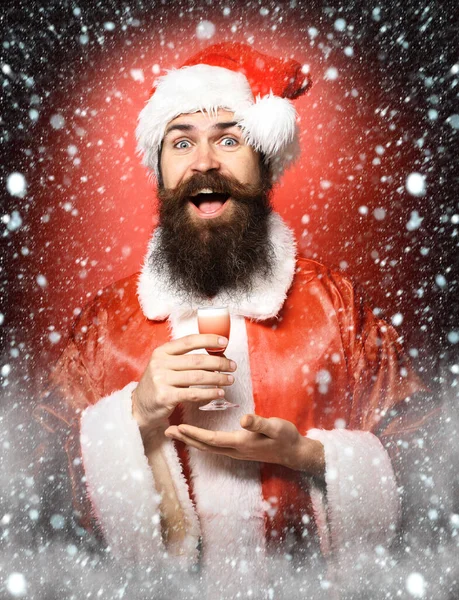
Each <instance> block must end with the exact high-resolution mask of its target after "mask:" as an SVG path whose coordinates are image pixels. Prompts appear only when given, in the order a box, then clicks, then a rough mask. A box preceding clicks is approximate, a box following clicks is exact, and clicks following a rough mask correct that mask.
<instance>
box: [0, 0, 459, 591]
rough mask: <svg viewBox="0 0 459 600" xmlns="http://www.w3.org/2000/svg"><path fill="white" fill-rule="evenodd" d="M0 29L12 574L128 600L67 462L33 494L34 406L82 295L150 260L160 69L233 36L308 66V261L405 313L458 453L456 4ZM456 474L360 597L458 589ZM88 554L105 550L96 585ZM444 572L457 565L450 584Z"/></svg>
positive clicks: (295, 204)
mask: <svg viewBox="0 0 459 600" xmlns="http://www.w3.org/2000/svg"><path fill="white" fill-rule="evenodd" d="M343 20H344V24H343ZM203 21H204V22H209V23H211V24H213V26H214V32H213V35H212V37H211V38H209V39H203V37H202V33H201V32H202V31H203V30H204V32H205V31H210V32H212V26H211V25H208V24H206V23H204V25H201V26H200V23H202V22H203ZM0 23H1V30H2V40H1V41H2V46H1V53H2V56H1V60H0V63H1V67H2V72H1V74H0V77H1V81H2V96H1V121H0V151H1V163H0V167H1V195H2V213H1V214H2V222H1V227H2V253H1V261H2V264H1V281H0V285H1V292H0V312H1V314H2V316H1V317H0V321H1V326H0V332H1V340H2V355H1V365H0V368H1V376H2V377H1V385H2V390H3V395H2V396H3V397H2V408H1V414H0V417H1V418H0V425H1V427H0V435H1V439H0V442H1V443H2V458H1V461H2V464H3V475H1V476H0V480H1V481H0V482H1V484H2V485H1V489H2V497H1V503H0V504H1V507H2V514H3V515H10V516H9V517H8V518H6V517H5V516H3V517H1V518H0V520H1V525H2V535H3V536H4V538H3V539H6V540H9V543H8V544H7V545H6V546H5V547H6V549H7V554H5V556H7V557H8V558H7V559H6V560H5V561H3V564H5V565H6V564H8V565H9V567H8V568H7V569H6V571H3V574H5V577H6V575H7V574H8V573H10V572H11V571H12V570H16V571H18V572H22V573H25V574H26V576H27V577H26V581H27V582H28V583H27V585H28V586H29V587H28V588H27V589H28V590H29V591H30V594H31V595H30V597H37V598H38V597H39V598H54V597H56V598H63V597H67V595H68V594H70V591H71V590H75V589H76V590H77V593H78V594H79V595H80V597H83V590H84V592H85V594H86V593H87V592H88V590H92V592H93V593H94V594H95V593H97V590H98V589H99V584H100V585H102V586H105V594H107V595H106V596H104V597H107V598H108V597H115V595H114V594H115V590H116V589H117V588H116V586H117V585H118V583H117V581H118V580H117V576H118V573H117V572H116V568H114V569H113V570H112V571H109V575H110V578H109V579H110V581H109V583H107V577H106V574H107V571H106V570H102V571H101V570H100V569H99V567H98V566H97V564H98V563H97V560H98V559H94V558H93V557H92V554H91V553H90V551H91V548H92V546H91V543H92V542H91V540H89V539H87V538H86V537H85V534H84V532H82V531H81V530H78V528H76V526H75V523H74V521H73V520H72V518H71V506H70V503H69V501H68V483H67V481H66V475H65V471H64V470H63V468H62V466H59V465H57V466H56V471H55V477H56V478H57V482H58V485H56V479H54V480H52V481H50V482H49V486H48V491H49V497H42V496H40V494H42V493H43V490H42V491H41V492H40V490H38V489H36V481H35V479H34V470H33V453H34V448H35V447H36V446H37V444H38V443H40V442H41V433H40V431H39V429H37V426H36V425H35V424H34V423H33V422H32V420H31V419H30V413H31V409H32V407H33V406H34V403H35V401H36V400H37V397H38V394H39V390H40V388H42V387H43V385H44V383H45V382H46V377H47V373H48V371H49V368H50V366H51V365H52V364H53V362H54V361H55V360H56V358H57V356H58V355H59V353H60V352H61V351H62V349H63V347H64V345H65V341H66V337H67V332H68V330H69V327H70V326H71V323H72V321H73V319H74V318H75V316H76V315H77V314H78V312H79V310H80V309H81V307H82V306H83V305H84V303H86V302H87V301H89V300H90V298H91V297H93V296H94V295H95V294H96V293H97V291H98V290H99V289H101V288H103V287H104V286H105V285H108V284H109V283H111V282H112V281H114V280H116V279H118V278H121V277H124V276H126V275H128V274H130V273H132V272H134V271H137V270H138V269H139V266H140V265H141V263H142V260H143V256H144V253H145V249H146V244H147V241H148V238H149V236H150V234H151V231H152V228H153V226H154V224H155V196H154V185H153V184H152V183H151V181H149V180H148V177H147V174H146V172H145V170H144V169H143V167H142V166H141V165H140V164H139V163H140V159H139V158H138V157H137V156H136V153H135V138H134V129H135V124H136V118H137V114H138V112H139V111H140V110H141V108H142V107H143V105H144V103H145V101H146V100H147V98H148V92H149V89H150V87H151V84H152V81H153V79H154V77H155V76H156V75H157V74H158V72H160V73H164V69H166V68H170V67H172V66H180V64H181V62H183V61H184V60H186V58H188V57H189V56H190V55H191V54H192V53H194V52H196V51H198V50H199V49H200V48H202V47H205V46H206V45H208V44H210V43H214V42H218V41H221V40H223V39H224V40H235V41H245V42H247V43H253V45H254V47H256V48H257V49H258V50H260V51H262V52H267V53H271V54H273V55H276V56H290V55H291V56H293V57H294V58H296V59H297V60H299V61H300V62H302V63H304V64H308V65H310V70H311V75H312V79H313V82H314V85H313V87H312V89H311V91H310V93H309V94H308V96H306V97H303V98H301V99H299V100H298V101H296V103H295V104H296V107H297V110H298V114H299V116H300V128H301V131H302V139H301V142H302V148H303V153H302V158H301V160H300V161H299V162H298V164H297V165H296V166H295V167H294V168H293V169H292V170H291V171H290V172H288V173H287V174H286V176H285V178H284V180H283V181H282V182H281V184H280V186H279V188H278V189H277V191H276V196H275V206H276V208H277V209H278V210H279V212H280V213H281V214H282V215H283V217H284V218H285V220H286V221H287V223H288V224H289V225H291V226H292V227H293V228H294V230H295V233H296V235H297V238H298V242H299V249H300V251H301V253H302V254H304V255H306V256H308V257H312V258H315V259H316V260H319V261H321V262H324V263H325V264H327V265H329V266H331V267H333V268H335V269H340V270H342V271H343V272H344V273H345V274H346V275H348V276H349V277H351V278H353V279H354V280H355V281H357V282H359V283H361V284H362V285H363V286H364V287H365V289H366V291H367V293H368V296H369V299H370V301H371V302H372V305H373V306H374V307H375V308H377V309H379V310H381V312H382V314H384V315H385V316H386V318H387V319H388V320H389V321H391V320H392V322H394V323H395V324H397V329H398V330H399V332H400V334H401V335H402V336H403V338H404V341H405V345H406V349H407V351H408V352H409V353H410V355H411V357H412V359H413V361H414V363H415V366H416V368H417V369H418V370H420V371H421V373H422V374H423V377H424V379H425V381H426V382H427V384H428V385H429V386H430V388H431V389H432V391H433V392H434V394H436V395H439V396H441V397H442V398H443V399H444V400H445V402H446V404H447V406H448V410H449V411H450V413H449V414H450V416H449V417H447V423H448V427H447V428H446V429H445V432H444V439H442V440H441V442H442V443H444V444H445V448H447V449H449V452H450V453H451V454H448V451H446V452H443V451H442V452H443V462H445V461H446V462H447V461H448V460H449V458H448V457H450V456H457V455H458V454H459V448H458V447H457V441H456V440H457V426H456V424H457V414H458V413H457V401H458V398H457V390H458V386H457V380H458V375H459V356H458V354H459V352H458V351H459V310H458V308H459V306H458V304H459V302H458V272H459V269H458V266H459V265H458V260H459V259H458V235H459V233H458V232H459V202H458V188H459V181H458V179H459V178H458V165H457V156H458V151H459V145H458V135H459V116H458V115H459V102H458V91H459V56H458V42H459V33H458V26H457V23H458V13H457V8H456V3H455V2H439V1H438V0H436V1H427V0H417V1H411V0H408V1H404V2H395V1H389V2H372V3H364V2H338V1H336V0H331V1H330V2H304V1H301V0H297V1H295V0H292V1H290V2H268V1H266V2H253V1H249V2H244V3H237V2H231V1H228V2H211V1H199V2H173V3H167V2H148V3H147V2H144V3H142V2H138V1H136V2H134V1H133V2H121V1H116V2H115V1H112V2H104V3H101V2H99V3H96V2H88V1H87V0H85V1H75V2H16V3H9V4H5V3H4V4H3V5H2V10H1V14H0ZM350 49H351V50H350ZM153 65H159V67H158V68H155V71H153V69H152V67H153ZM330 69H331V70H330ZM333 69H336V71H334V70H333ZM336 73H337V74H338V77H337V78H334V75H335V74H336ZM13 173H21V174H22V175H23V176H24V178H25V180H26V182H27V188H26V191H25V193H24V194H21V195H19V196H17V195H12V194H11V193H10V192H9V191H8V188H7V185H8V181H9V180H8V178H9V177H10V176H11V174H13ZM410 173H420V174H421V175H422V176H423V177H425V181H426V188H425V192H424V193H423V194H422V195H418V196H414V195H412V194H410V193H409V191H408V190H407V189H406V180H407V177H408V176H409V175H410ZM10 181H11V180H10ZM427 460H428V459H427ZM450 462H451V461H450ZM451 464H453V463H452V462H451ZM5 467H6V468H5ZM430 469H431V470H432V467H430ZM426 473H427V475H425V477H426V478H427V479H426V480H425V481H426V482H427V483H426V486H427V487H428V485H430V483H429V481H430V479H429V477H430V476H431V473H430V472H429V470H428V469H427V470H426ZM429 473H430V474H429ZM454 477H456V479H457V473H456V475H455V476H454V475H452V474H451V471H448V470H447V469H446V470H444V471H442V472H441V473H440V474H439V481H437V483H436V485H433V484H432V489H431V490H430V488H429V490H430V491H429V503H430V505H429V506H428V507H427V508H426V507H424V508H423V512H422V514H421V512H420V513H419V514H420V517H419V519H420V522H421V521H423V522H431V523H437V522H439V521H435V519H436V518H437V517H435V518H434V516H435V511H440V508H439V507H441V510H442V511H443V513H442V514H444V515H446V516H445V517H444V519H445V521H444V523H443V524H442V525H441V526H440V525H439V526H438V527H437V526H436V525H435V527H434V528H436V529H435V531H436V537H435V540H436V541H435V543H433V546H432V548H433V549H432V551H431V553H430V554H429V552H430V550H426V551H424V548H423V550H422V553H421V552H420V551H418V553H417V554H416V552H415V550H416V548H414V549H413V544H412V542H413V540H411V542H410V544H411V546H412V548H411V551H410V550H407V551H406V552H407V553H408V554H407V556H415V557H416V560H415V561H414V563H415V564H414V566H410V567H409V568H408V570H406V568H405V567H404V568H403V569H401V570H400V571H395V572H394V571H391V573H390V578H389V579H387V578H386V579H384V581H382V580H378V581H377V582H376V583H374V589H373V592H369V593H368V595H365V594H366V592H365V593H363V592H362V595H361V596H359V597H361V598H372V599H373V600H374V599H375V598H376V597H378V598H379V596H377V594H376V590H378V593H379V591H381V590H386V589H387V590H388V591H389V592H390V593H393V596H390V595H389V596H384V597H390V598H392V597H394V598H395V597H397V598H398V597H402V598H412V597H413V595H412V594H411V595H410V594H408V595H407V591H406V589H407V588H406V585H405V578H406V574H407V573H409V572H410V570H411V571H413V570H414V571H422V572H423V573H424V574H427V575H425V576H426V580H427V581H428V582H429V585H431V586H433V585H434V583H433V582H434V581H435V582H436V584H435V585H437V584H438V586H440V587H437V588H435V589H437V591H438V590H440V591H438V595H436V594H435V593H433V588H432V587H431V588H430V591H429V592H428V595H427V596H425V597H431V598H439V597H441V598H451V599H452V600H454V599H455V598H457V597H459V596H457V595H455V593H456V592H457V582H456V583H455V584H454V582H453V583H451V582H452V580H453V579H454V577H453V574H454V573H456V575H457V571H454V568H453V569H452V567H454V565H455V564H456V563H457V544H455V543H454V540H457V539H458V538H457V536H455V532H456V533H457V528H458V527H459V516H458V515H457V514H456V513H457V512H458V509H457V504H454V502H453V501H452V499H451V493H450V492H451V490H452V487H451V486H453V487H454V485H457V482H456V484H454V481H456V480H454ZM453 480H454V481H453ZM423 481H424V480H423ZM426 489H427V488H426ZM453 491H454V490H453ZM456 491H457V490H456ZM454 507H455V508H454ZM35 510H36V511H37V513H34V512H33V511H35ZM432 511H434V512H432ZM454 511H455V512H454ZM440 512H441V511H440ZM56 515H57V517H56ZM432 515H433V516H432ZM454 515H456V517H457V519H456V518H455V517H454ZM53 517H54V518H53ZM62 519H63V520H64V521H63V522H65V523H71V524H72V525H71V526H68V527H67V526H65V527H64V525H63V524H62ZM5 531H8V532H9V533H8V534H5ZM50 532H51V533H52V536H51V537H49V533H50ZM5 535H6V537H5ZM8 536H9V537H8ZM50 539H52V540H53V544H52V545H51V546H50V545H49V543H50V542H49V540H50ZM75 539H78V540H80V541H79V542H78V543H77V542H75ZM452 542H453V543H452ZM75 544H76V545H75ZM408 546H409V544H407V547H408ZM414 546H415V544H414ZM31 548H33V549H34V550H33V553H31V551H30V549H31ZM88 549H89V550H88ZM418 550H419V549H418ZM88 551H89V554H88ZM410 552H411V554H409V553H410ZM432 556H436V557H438V560H436V561H433V562H432V561H431V557H432ZM88 557H89V558H88ZM91 557H92V558H91ZM88 560H92V561H95V562H93V563H91V564H92V567H93V570H92V571H91V576H90V577H89V578H88V571H87V570H86V569H84V565H85V564H86V562H87V561H88ZM28 561H30V563H32V564H31V566H30V567H27V564H28ZM85 561H86V562H85ZM416 561H418V562H416ZM394 564H395V563H394ZM53 565H55V567H53ZM37 567H38V570H39V571H40V570H41V572H44V573H45V574H46V577H45V583H46V581H48V582H52V583H49V586H48V587H49V589H48V588H47V587H46V585H47V584H46V585H45V584H43V577H42V579H41V580H40V575H39V573H38V574H35V575H32V574H31V573H30V575H29V572H28V569H29V568H30V569H33V568H35V569H37ZM394 568H395V567H394ZM2 569H3V567H2ZM429 569H430V571H429ZM448 569H449V571H448ZM0 570H1V569H0ZM80 572H81V574H80ZM440 572H443V573H449V574H450V575H448V576H446V579H445V581H443V580H442V581H443V582H442V581H440V579H441V578H440V579H438V573H440ZM103 573H105V576H103V575H102V574H103ZM456 575H454V576H456ZM448 577H450V580H449V581H448ZM29 580H30V581H29ZM2 581H3V580H2ZM8 581H9V582H10V584H11V581H13V584H14V581H16V585H19V589H20V582H19V584H18V583H17V580H8ZM13 584H11V585H13ZM0 585H1V586H3V585H4V583H1V584H0ZM11 585H10V588H11ZM126 585H127V583H126V581H124V582H119V589H122V588H123V586H126ZM139 585H140V584H139ZM149 585H151V581H150V583H149ZM171 585H172V584H171ZM442 586H443V587H442ZM13 587H14V585H13ZM10 588H8V584H7V589H9V590H10ZM148 589H149V590H151V587H150V588H148ZM155 589H157V588H155ZM399 589H401V590H402V593H401V594H397V590H399ZM1 590H2V593H3V590H4V587H1ZM46 590H48V591H46ZM69 590H70V591H69ZM107 590H112V591H111V592H110V593H109V592H107ZM164 590H166V588H163V591H164ZM454 590H455V591H454ZM166 592H167V590H166V591H164V593H166ZM178 593H179V592H178V591H177V590H175V588H174V589H173V590H172V591H170V593H169V596H170V597H174V594H178ZM381 593H382V592H381ZM34 594H35V595H34ZM171 594H172V596H171ZM18 595H20V594H18ZM150 596H151V595H150ZM7 597H10V596H7ZM130 597H131V598H134V597H137V596H136V594H135V593H134V592H132V591H131V596H130ZM138 597H141V596H138ZM155 597H159V596H155ZM291 597H292V596H291ZM311 597H315V598H319V596H318V595H316V596H314V595H313V593H312V592H311ZM381 597H383V596H381Z"/></svg>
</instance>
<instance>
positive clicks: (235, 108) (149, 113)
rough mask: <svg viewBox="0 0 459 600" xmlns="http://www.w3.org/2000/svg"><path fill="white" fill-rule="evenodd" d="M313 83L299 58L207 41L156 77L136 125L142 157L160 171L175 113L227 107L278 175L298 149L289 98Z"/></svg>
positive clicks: (154, 169) (303, 91) (235, 44)
mask: <svg viewBox="0 0 459 600" xmlns="http://www.w3.org/2000/svg"><path fill="white" fill-rule="evenodd" d="M310 85H311V80H310V78H309V77H308V75H307V74H306V73H305V72H304V70H303V68H302V65H301V64H300V63H298V62H297V61H295V60H292V59H288V60H283V59H279V58H274V57H271V56H268V55H266V54H261V53H260V52H257V51H256V50H254V49H253V48H252V47H251V46H248V45H246V44H241V43H222V44H215V45H213V46H209V47H208V48H206V49H205V50H203V51H201V52H198V54H196V55H194V56H193V57H192V58H190V59H189V60H187V61H186V62H185V63H184V64H183V65H182V66H181V67H180V68H179V69H173V70H171V71H168V72H167V73H166V75H163V76H162V77H159V78H158V79H157V80H156V81H155V84H154V87H153V90H152V94H151V96H150V99H149V100H148V102H147V104H146V106H145V107H144V108H143V110H142V111H141V113H140V115H139V121H138V126H137V129H136V136H137V142H138V146H137V148H138V151H139V153H141V154H142V155H143V163H144V164H145V165H146V166H147V167H149V168H150V169H152V171H154V173H155V174H156V175H158V153H159V150H160V147H161V143H162V140H163V137H164V132H165V129H166V126H167V124H168V123H169V122H170V121H171V120H172V119H175V118H176V117H178V116H179V115H181V114H186V113H194V112H198V111H206V112H208V113H209V114H215V113H216V111H217V110H218V109H219V108H223V109H226V110H229V111H231V112H233V113H234V118H235V120H236V121H237V122H238V124H239V126H240V127H241V129H242V132H243V135H244V139H245V141H246V143H247V144H249V145H251V146H253V148H255V149H256V150H258V151H260V152H262V153H263V154H264V155H265V158H266V160H267V161H268V162H269V163H270V164H271V167H272V169H273V173H274V176H275V177H276V178H277V177H279V176H280V175H281V174H282V173H283V171H284V170H285V169H286V168H287V167H288V166H289V165H290V164H291V163H292V162H293V161H294V160H295V158H296V156H297V155H298V153H299V142H298V127H297V124H296V111H295V108H294V106H293V104H292V103H291V102H290V100H293V99H294V98H297V97H298V96H301V95H302V94H304V93H305V92H306V91H307V90H308V88H309V87H310Z"/></svg>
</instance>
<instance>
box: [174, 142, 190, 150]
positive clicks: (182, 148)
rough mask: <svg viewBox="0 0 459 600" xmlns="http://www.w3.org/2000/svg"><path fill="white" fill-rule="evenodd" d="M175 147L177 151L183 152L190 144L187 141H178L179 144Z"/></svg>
mask: <svg viewBox="0 0 459 600" xmlns="http://www.w3.org/2000/svg"><path fill="white" fill-rule="evenodd" d="M175 147H176V148H178V149H179V150H185V149H186V148H189V147H190V142H188V141H187V140H180V142H177V143H176V144H175Z"/></svg>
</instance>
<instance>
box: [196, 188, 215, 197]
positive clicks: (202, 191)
mask: <svg viewBox="0 0 459 600" xmlns="http://www.w3.org/2000/svg"><path fill="white" fill-rule="evenodd" d="M213 193H214V192H213V190H211V189H210V188H204V189H202V190H199V191H198V192H196V193H194V194H191V195H192V196H197V195H198V194H213Z"/></svg>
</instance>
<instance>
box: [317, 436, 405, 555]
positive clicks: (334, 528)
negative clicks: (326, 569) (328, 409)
mask: <svg viewBox="0 0 459 600" xmlns="http://www.w3.org/2000/svg"><path fill="white" fill-rule="evenodd" d="M307 437H308V438H311V439H314V440H318V441H319V442H321V443H322V444H323V446H324V451H325V482H326V491H325V493H324V492H323V491H322V490H321V489H320V488H319V487H318V486H315V485H313V487H312V489H311V499H312V503H313V509H314V514H315V518H316V524H317V528H318V531H319V536H320V541H321V548H322V551H323V553H324V554H325V555H328V554H330V553H332V554H333V553H337V552H338V553H339V552H340V551H341V550H344V549H345V550H346V551H353V552H361V551H366V550H370V549H372V548H374V547H376V546H378V545H382V546H385V547H387V546H389V544H390V543H391V541H392V539H393V537H394V534H395V531H396V528H397V525H398V522H399V520H400V499H399V497H398V493H397V483H396V479H395V475H394V471H393V469H392V464H391V461H390V458H389V455H388V454H387V452H386V450H385V449H384V447H383V446H382V444H381V442H380V441H379V439H378V438H377V437H376V436H375V435H373V434H372V433H370V432H367V431H349V430H345V429H333V430H331V431H325V430H321V429H311V430H310V431H308V433H307Z"/></svg>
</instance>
